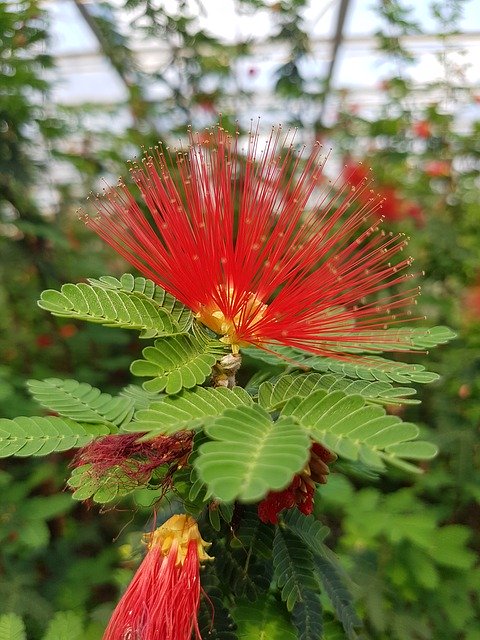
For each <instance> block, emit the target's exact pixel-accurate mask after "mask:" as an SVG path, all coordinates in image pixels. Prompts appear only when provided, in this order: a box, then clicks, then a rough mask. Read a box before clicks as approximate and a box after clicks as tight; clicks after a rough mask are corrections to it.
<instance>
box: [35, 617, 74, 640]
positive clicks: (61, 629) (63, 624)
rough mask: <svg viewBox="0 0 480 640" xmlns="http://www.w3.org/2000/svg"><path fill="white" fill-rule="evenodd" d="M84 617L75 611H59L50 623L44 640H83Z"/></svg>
mask: <svg viewBox="0 0 480 640" xmlns="http://www.w3.org/2000/svg"><path fill="white" fill-rule="evenodd" d="M83 638H84V628H83V620H82V617H81V616H80V615H79V614H78V613H75V612H74V611H58V612H57V613H56V614H55V615H54V617H53V618H52V620H51V621H50V623H49V625H48V628H47V632H46V634H45V635H44V636H43V638H42V640H83Z"/></svg>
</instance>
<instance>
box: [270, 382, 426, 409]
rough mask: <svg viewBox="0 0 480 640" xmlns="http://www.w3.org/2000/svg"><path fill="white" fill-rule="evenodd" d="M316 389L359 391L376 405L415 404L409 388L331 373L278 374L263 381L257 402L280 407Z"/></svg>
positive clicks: (276, 407) (412, 392)
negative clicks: (293, 398)
mask: <svg viewBox="0 0 480 640" xmlns="http://www.w3.org/2000/svg"><path fill="white" fill-rule="evenodd" d="M317 389H325V390H326V391H334V390H337V389H338V390H340V391H344V392H345V393H347V394H359V395H361V396H363V397H364V398H365V399H366V400H368V401H369V402H376V403H380V404H397V403H404V404H417V403H418V402H419V401H418V400H412V399H410V398H405V397H404V396H409V395H413V394H415V393H416V391H415V389H412V388H410V387H393V386H392V385H391V384H390V383H389V382H379V381H375V382H369V381H368V380H350V379H348V378H344V377H343V376H339V375H335V374H327V375H320V374H319V373H310V374H308V375H297V376H293V375H285V376H281V377H280V378H279V379H278V380H277V381H276V382H275V384H272V383H271V382H263V383H262V384H261V385H260V387H259V390H258V402H259V404H260V405H261V406H262V407H263V408H264V409H266V410H267V411H275V410H278V409H281V408H282V407H283V406H284V405H285V403H286V402H287V400H289V399H290V398H292V397H294V396H300V397H302V398H305V397H307V396H308V395H309V394H310V393H312V392H313V391H316V390H317Z"/></svg>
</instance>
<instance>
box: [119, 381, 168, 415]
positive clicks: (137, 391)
mask: <svg viewBox="0 0 480 640" xmlns="http://www.w3.org/2000/svg"><path fill="white" fill-rule="evenodd" d="M119 395H120V396H122V397H123V398H129V399H130V400H131V401H132V402H133V406H134V408H135V411H137V410H138V409H148V407H149V406H150V405H151V404H152V402H158V401H159V400H161V399H162V397H163V396H162V394H159V393H150V392H149V391H145V389H143V388H142V387H139V386H138V385H136V384H129V385H127V386H126V387H124V388H123V389H122V390H121V391H120V394H119Z"/></svg>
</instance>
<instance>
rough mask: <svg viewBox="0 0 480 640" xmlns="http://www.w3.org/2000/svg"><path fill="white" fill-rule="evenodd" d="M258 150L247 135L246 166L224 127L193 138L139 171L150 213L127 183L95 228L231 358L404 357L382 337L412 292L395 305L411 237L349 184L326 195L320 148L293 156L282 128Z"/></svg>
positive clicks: (104, 203) (100, 203)
mask: <svg viewBox="0 0 480 640" xmlns="http://www.w3.org/2000/svg"><path fill="white" fill-rule="evenodd" d="M258 140H259V136H258V132H257V131H251V132H250V135H249V138H248V145H247V150H246V154H243V153H242V149H241V145H240V143H239V136H238V134H237V135H230V134H228V133H227V132H225V130H224V129H223V128H222V127H221V126H218V127H216V128H215V129H213V130H211V131H209V133H208V136H207V137H206V136H205V134H203V135H202V136H200V137H197V135H195V134H193V133H191V134H190V146H189V147H188V148H187V149H185V150H181V151H179V152H178V153H176V156H175V158H172V157H171V156H170V155H169V152H168V150H164V149H163V148H162V147H161V146H159V147H158V148H155V149H154V150H151V151H150V153H148V154H147V155H146V157H145V158H144V160H143V162H142V163H141V164H138V163H135V164H134V165H133V168H132V171H131V173H132V176H133V179H134V181H135V183H136V185H137V187H138V188H139V190H140V193H141V197H142V199H143V201H144V203H145V205H146V209H147V211H148V213H147V214H146V213H145V212H144V211H143V210H142V209H141V208H140V207H139V206H138V204H137V202H136V200H135V198H134V196H133V195H132V193H131V192H130V189H129V188H128V187H127V186H126V185H125V184H124V183H122V182H121V183H120V184H119V186H118V187H117V188H116V189H112V190H110V191H109V192H108V193H107V194H106V197H103V198H98V199H97V201H96V206H97V210H98V215H97V217H95V218H91V219H88V220H87V223H88V224H89V225H90V226H91V227H92V229H94V230H95V231H96V232H97V233H98V234H99V235H100V236H101V237H102V238H103V239H104V240H105V241H106V242H108V243H109V244H110V245H111V246H112V247H113V248H114V249H115V250H116V251H117V252H118V253H120V254H121V255H122V256H124V257H125V258H126V259H127V260H128V261H129V262H130V263H131V264H132V265H134V266H135V267H136V268H137V269H138V270H139V271H140V272H141V273H142V274H143V275H145V276H147V277H149V278H151V279H152V280H154V282H156V283H157V284H158V285H160V286H161V287H163V288H164V289H166V290H167V291H168V292H169V293H171V294H172V295H173V296H175V297H176V298H177V299H178V300H180V301H181V302H183V303H184V304H185V305H187V306H188V307H189V308H190V309H191V310H192V311H193V312H194V313H195V314H196V317H197V319H198V321H199V322H201V323H203V324H204V325H206V326H207V327H209V328H210V329H212V330H213V331H214V332H216V333H217V334H219V335H220V336H222V337H221V339H222V340H223V342H225V343H227V344H230V345H231V346H232V350H233V351H234V352H237V351H238V349H239V348H240V347H241V346H244V345H249V344H250V345H252V344H253V345H258V346H261V347H262V346H263V347H265V346H267V345H270V344H282V345H288V346H292V347H299V348H302V349H306V350H308V351H310V352H312V353H316V354H320V355H333V356H334V357H339V358H344V357H347V356H345V354H344V349H345V348H346V347H347V348H348V347H349V346H350V345H351V344H352V343H355V344H358V343H362V344H364V345H366V346H368V347H372V348H375V346H374V345H375V344H378V342H384V343H385V342H387V343H390V344H391V350H395V348H396V347H397V346H398V345H399V344H402V345H403V346H405V345H408V335H407V334H406V333H402V332H401V331H399V332H396V335H395V337H394V338H392V337H391V336H389V335H388V334H385V335H383V336H379V334H378V332H382V331H383V330H384V329H386V328H388V327H389V326H391V325H396V324H397V323H398V322H400V321H401V320H402V319H403V318H405V317H406V316H407V315H408V312H407V311H406V307H407V306H408V305H409V304H410V303H411V302H412V300H413V298H414V297H415V295H416V293H417V290H416V289H410V290H408V291H405V292H403V293H401V294H398V293H392V292H391V287H392V286H393V285H395V284H397V283H400V282H403V281H404V280H405V279H406V278H408V277H409V275H408V274H407V273H406V270H407V269H408V267H409V266H410V264H411V258H409V257H408V256H406V257H405V258H403V257H400V254H401V252H402V251H403V249H404V248H405V246H406V240H405V237H404V236H403V235H402V234H398V235H386V234H385V233H384V232H382V231H381V230H380V228H379V225H380V224H381V220H382V216H381V212H380V206H381V205H380V199H378V198H375V197H372V195H371V193H370V192H367V188H366V187H364V186H360V187H359V188H356V189H352V188H351V182H349V181H348V180H346V179H345V175H344V176H343V177H341V178H340V179H338V180H337V181H335V182H334V183H333V185H330V186H329V185H328V184H327V183H326V180H325V179H324V177H323V175H322V170H323V166H324V162H325V160H324V159H323V160H322V159H321V156H320V153H321V149H320V147H319V145H316V146H315V147H314V149H313V151H312V152H311V153H310V154H309V155H308V156H305V157H303V156H302V154H301V153H300V154H296V153H295V151H294V150H293V145H292V143H291V139H289V138H288V135H287V136H286V139H284V136H283V133H282V129H281V128H278V129H276V130H274V131H273V132H272V134H271V136H270V138H269V139H268V140H267V142H266V145H265V148H264V149H263V150H262V151H259V149H258ZM371 294H373V295H375V297H376V299H375V302H369V301H368V300H367V299H366V296H369V295H371Z"/></svg>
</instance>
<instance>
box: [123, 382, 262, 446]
mask: <svg viewBox="0 0 480 640" xmlns="http://www.w3.org/2000/svg"><path fill="white" fill-rule="evenodd" d="M252 404H253V401H252V399H251V398H250V396H249V395H248V393H247V392H246V391H245V390H244V389H242V388H241V387H235V388H234V389H225V388H222V387H219V388H217V389H212V388H207V389H205V388H203V387H198V388H197V389H195V390H193V391H187V390H186V389H184V390H183V391H181V392H180V393H178V394H177V395H174V396H165V397H164V398H163V399H162V400H161V401H160V402H155V403H153V404H151V405H150V406H149V408H148V409H145V410H141V411H138V412H137V413H136V415H135V421H134V422H132V423H130V424H129V425H127V426H126V427H125V430H126V431H139V432H142V431H143V432H147V433H149V435H151V436H157V435H160V434H171V433H175V432H177V431H181V430H182V429H187V430H192V429H197V428H199V427H200V426H201V425H202V424H203V422H204V419H205V418H212V417H215V416H219V415H221V414H222V413H223V412H224V411H225V409H231V408H233V407H237V406H241V405H247V406H250V405H252Z"/></svg>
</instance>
